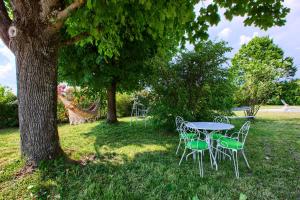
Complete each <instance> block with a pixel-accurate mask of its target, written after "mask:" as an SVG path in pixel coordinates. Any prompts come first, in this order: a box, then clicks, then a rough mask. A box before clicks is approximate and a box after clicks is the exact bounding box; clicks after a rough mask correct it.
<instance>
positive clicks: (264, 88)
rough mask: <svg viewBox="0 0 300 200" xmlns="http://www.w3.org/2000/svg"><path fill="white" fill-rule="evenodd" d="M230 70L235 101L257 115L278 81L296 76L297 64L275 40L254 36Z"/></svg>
mask: <svg viewBox="0 0 300 200" xmlns="http://www.w3.org/2000/svg"><path fill="white" fill-rule="evenodd" d="M230 71H231V74H232V76H233V80H234V83H235V85H236V87H237V90H236V93H235V99H236V101H237V102H238V103H239V104H240V105H246V106H251V111H250V113H249V115H255V114H256V113H257V111H258V109H259V107H260V105H261V104H263V103H266V102H267V100H268V99H269V98H270V96H271V94H272V93H273V92H274V90H275V89H276V82H279V81H281V80H283V79H287V78H291V77H293V76H294V75H295V72H296V67H295V66H294V64H293V59H292V58H291V57H285V56H284V52H283V50H282V49H281V48H280V47H278V46H277V45H276V44H274V42H273V40H272V39H270V38H269V37H255V38H253V39H252V40H251V41H250V42H249V43H248V44H244V45H243V46H242V47H241V49H240V50H239V51H238V53H236V54H235V56H234V58H233V59H232V67H231V68H230Z"/></svg>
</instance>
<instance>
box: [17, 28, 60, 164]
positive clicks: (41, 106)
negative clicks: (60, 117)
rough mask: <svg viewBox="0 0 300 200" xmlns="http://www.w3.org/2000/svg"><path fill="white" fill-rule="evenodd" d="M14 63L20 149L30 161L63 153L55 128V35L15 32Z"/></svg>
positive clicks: (56, 50) (35, 162) (51, 157)
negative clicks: (15, 67)
mask: <svg viewBox="0 0 300 200" xmlns="http://www.w3.org/2000/svg"><path fill="white" fill-rule="evenodd" d="M14 44H15V49H16V50H15V55H16V62H17V63H16V64H17V82H18V102H19V121H20V133H21V153H22V155H23V156H25V157H26V158H27V159H28V160H29V161H32V162H33V163H34V164H38V163H39V162H40V161H41V160H48V159H54V158H56V157H57V156H59V155H61V154H62V152H63V151H62V149H61V147H60V144H59V137H58V131H57V117H56V110H57V92H56V91H57V58H58V55H57V52H58V47H57V45H56V44H57V41H56V39H55V37H51V38H49V37H48V36H47V35H45V36H36V37H32V36H31V35H25V34H24V35H23V34H21V33H20V34H18V35H17V37H16V38H15V39H14Z"/></svg>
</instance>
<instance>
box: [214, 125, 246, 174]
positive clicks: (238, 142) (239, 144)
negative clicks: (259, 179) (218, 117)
mask: <svg viewBox="0 0 300 200" xmlns="http://www.w3.org/2000/svg"><path fill="white" fill-rule="evenodd" d="M249 129H250V121H247V122H246V123H244V125H243V126H242V127H241V129H240V130H239V131H238V132H235V133H233V134H232V135H231V136H230V137H228V136H223V137H221V138H219V139H218V140H217V148H216V152H215V159H216V157H217V156H218V152H221V153H223V154H226V153H225V152H224V151H222V149H223V150H228V151H229V152H230V154H231V155H228V154H226V155H227V156H229V157H230V158H232V160H233V165H234V171H235V175H236V177H237V178H239V165H238V151H240V152H241V153H242V155H243V157H244V160H245V163H246V165H247V167H248V168H249V169H250V166H249V163H248V160H247V158H246V155H245V152H244V145H245V142H246V138H247V136H248V133H249Z"/></svg>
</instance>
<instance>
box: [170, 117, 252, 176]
mask: <svg viewBox="0 0 300 200" xmlns="http://www.w3.org/2000/svg"><path fill="white" fill-rule="evenodd" d="M175 122H176V130H177V132H178V133H179V144H178V147H177V150H176V154H178V152H179V149H180V147H181V146H182V145H184V151H183V154H182V156H181V159H180V161H179V165H180V164H181V163H182V161H183V159H184V157H186V160H187V158H188V156H190V155H193V158H194V159H198V161H199V172H200V176H201V177H203V175H204V170H203V155H204V152H205V151H207V152H208V153H209V159H210V163H211V167H212V168H214V167H215V169H216V170H218V163H217V160H221V159H226V158H227V157H228V158H229V160H232V161H233V166H234V172H235V176H236V177H237V178H239V167H238V152H241V154H242V156H243V158H244V160H245V163H246V165H247V167H248V168H249V169H250V166H249V163H248V160H247V158H246V155H245V152H244V145H245V141H246V138H247V135H248V132H249V128H250V121H246V122H245V123H244V124H243V126H242V127H241V128H240V130H239V131H238V132H234V133H232V134H229V133H228V131H229V130H232V129H233V128H234V125H232V124H230V122H229V120H228V118H227V117H225V116H218V117H216V118H215V119H214V121H213V122H187V121H184V120H183V118H182V117H179V116H177V117H176V119H175Z"/></svg>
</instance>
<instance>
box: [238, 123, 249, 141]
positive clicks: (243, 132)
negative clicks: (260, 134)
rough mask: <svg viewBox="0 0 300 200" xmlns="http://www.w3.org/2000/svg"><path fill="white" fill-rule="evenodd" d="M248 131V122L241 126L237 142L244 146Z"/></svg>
mask: <svg viewBox="0 0 300 200" xmlns="http://www.w3.org/2000/svg"><path fill="white" fill-rule="evenodd" d="M249 129H250V121H247V122H245V123H244V124H243V126H242V127H241V129H240V130H239V133H238V139H239V141H240V142H241V143H242V144H243V145H244V144H245V141H246V138H247V136H248V133H249Z"/></svg>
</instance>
